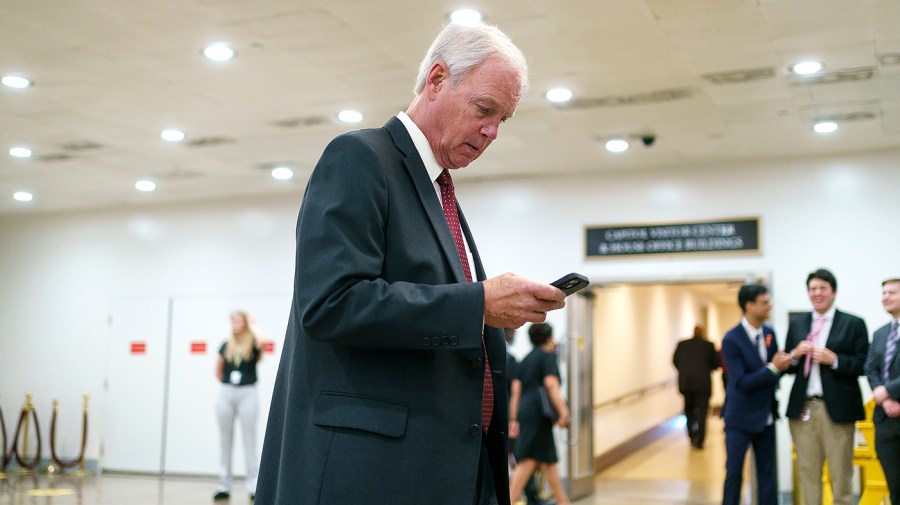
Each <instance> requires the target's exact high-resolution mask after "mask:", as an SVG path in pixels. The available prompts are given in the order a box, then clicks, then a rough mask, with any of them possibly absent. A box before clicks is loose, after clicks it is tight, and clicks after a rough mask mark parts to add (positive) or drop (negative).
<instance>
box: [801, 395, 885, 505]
mask: <svg viewBox="0 0 900 505" xmlns="http://www.w3.org/2000/svg"><path fill="white" fill-rule="evenodd" d="M874 411H875V401H874V400H869V402H868V403H866V419H865V420H864V421H858V422H857V423H856V429H858V430H859V432H860V433H862V436H863V438H864V439H865V440H866V445H860V446H857V447H855V448H854V449H853V464H854V465H856V466H858V467H859V482H860V487H861V488H862V494H861V495H860V497H859V505H882V504H888V505H889V503H890V499H889V498H890V495H889V494H888V488H887V480H886V479H885V477H884V470H883V469H882V468H881V462H880V461H878V456H877V455H876V454H875V425H874V424H872V413H873V412H874ZM791 461H792V463H793V468H794V492H793V498H794V504H795V505H800V504H802V503H803V492H802V490H801V489H800V482H799V472H798V471H797V450H796V449H795V448H793V447H792V448H791ZM833 502H834V497H833V496H832V494H831V481H830V480H829V478H828V462H827V461H826V462H825V466H824V468H823V469H822V505H832V503H833Z"/></svg>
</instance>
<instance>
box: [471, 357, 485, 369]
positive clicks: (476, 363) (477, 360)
mask: <svg viewBox="0 0 900 505" xmlns="http://www.w3.org/2000/svg"><path fill="white" fill-rule="evenodd" d="M483 366H484V361H482V360H481V358H475V359H473V360H472V368H481V367H483Z"/></svg>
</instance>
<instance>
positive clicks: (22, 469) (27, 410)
mask: <svg viewBox="0 0 900 505" xmlns="http://www.w3.org/2000/svg"><path fill="white" fill-rule="evenodd" d="M28 414H31V417H32V419H34V435H35V439H36V440H37V450H35V453H34V458H32V460H31V461H26V460H25V458H26V457H27V456H28V431H29V427H30V424H29V422H28ZM23 425H24V427H25V429H24V431H23V430H22V427H23ZM20 432H22V433H23V435H22V446H23V447H22V453H21V454H20V453H19V433H20ZM12 453H13V456H15V458H16V462H17V463H18V464H19V468H16V469H15V473H17V474H29V473H32V472H33V471H34V469H35V467H36V466H37V465H38V463H39V462H40V461H41V429H40V425H39V424H38V418H37V412H35V410H34V405H33V404H32V403H31V392H28V393H25V405H23V406H22V414H21V415H20V416H19V423H18V425H17V426H16V434H15V436H14V437H13V444H12Z"/></svg>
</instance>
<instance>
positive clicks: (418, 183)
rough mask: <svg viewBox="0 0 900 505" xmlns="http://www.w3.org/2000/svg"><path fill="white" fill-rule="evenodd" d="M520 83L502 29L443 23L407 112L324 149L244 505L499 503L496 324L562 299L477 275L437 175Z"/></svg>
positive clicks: (523, 318) (538, 314)
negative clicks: (252, 491)
mask: <svg viewBox="0 0 900 505" xmlns="http://www.w3.org/2000/svg"><path fill="white" fill-rule="evenodd" d="M357 77H358V78H359V82H360V83H362V84H365V79H366V74H365V72H361V73H360V74H359V75H358V76H357ZM527 81H528V70H527V66H526V64H525V57H524V56H523V55H522V53H521V51H520V50H519V49H518V48H517V47H516V46H515V45H514V44H513V43H512V41H511V40H510V39H509V38H508V37H507V36H506V35H505V34H503V33H502V32H501V31H500V30H498V29H497V28H495V27H492V26H488V25H483V24H479V25H476V26H474V27H463V26H460V25H449V26H447V27H446V28H445V29H444V30H443V31H441V33H440V34H439V35H438V37H437V39H436V40H435V41H434V43H433V44H432V45H431V48H430V49H429V50H428V52H427V53H426V55H425V58H424V60H423V61H422V64H421V66H420V71H419V75H418V79H417V81H416V85H415V98H414V99H413V101H412V103H411V104H410V106H409V108H408V109H407V110H406V112H405V113H403V112H401V113H399V114H398V115H397V116H396V117H393V118H391V119H390V120H389V121H388V122H387V123H386V124H385V125H384V126H383V127H382V128H372V129H364V130H358V131H354V132H350V133H347V134H344V135H341V136H339V137H337V138H336V139H335V140H333V141H332V142H331V144H330V145H329V146H328V147H327V148H326V149H325V152H324V153H323V154H322V157H321V158H320V160H319V162H318V164H317V165H316V168H315V170H314V172H313V174H312V176H311V177H310V179H309V182H308V184H307V188H306V194H305V195H304V197H303V203H302V207H301V209H300V216H299V219H298V223H297V257H296V273H295V280H294V300H293V306H292V308H291V316H290V320H289V323H288V328H287V335H286V337H285V343H284V348H283V353H282V359H281V363H280V366H279V370H278V376H277V378H276V383H275V391H274V394H273V398H272V406H271V409H270V416H269V422H268V426H267V432H266V439H265V443H264V447H263V455H262V462H261V466H260V475H259V483H258V486H257V493H256V503H257V504H258V505H298V504H303V505H309V504H325V505H336V504H356V503H360V504H361V503H365V504H370V505H379V504H384V505H387V504H391V505H422V504H460V505H470V504H472V505H493V504H498V503H499V504H501V505H509V491H508V490H509V479H508V475H507V434H506V431H507V428H508V405H507V403H508V402H507V393H506V387H505V385H506V378H505V369H506V354H505V352H506V351H505V344H504V340H503V332H502V330H501V328H518V327H519V326H521V325H523V324H524V323H526V322H541V321H544V319H545V317H546V313H547V311H549V310H554V309H559V308H561V307H562V306H563V305H564V298H565V294H564V293H563V292H562V291H561V290H559V289H557V288H554V287H552V286H549V285H547V284H541V283H537V282H533V281H530V280H528V279H525V278H523V277H520V276H518V275H515V274H504V275H501V276H498V277H493V278H490V279H488V278H487V276H486V275H485V270H484V267H483V266H482V263H481V259H480V257H479V255H478V250H477V249H476V247H475V241H474V239H473V236H472V234H471V231H470V229H469V227H468V225H467V223H466V219H465V217H464V216H463V213H462V211H461V209H460V208H459V205H458V203H457V200H456V195H455V190H454V186H453V180H452V178H451V172H452V171H455V170H458V169H461V168H463V167H466V166H467V165H469V164H470V163H471V162H472V161H474V160H475V159H476V158H478V157H479V156H480V155H481V154H482V153H483V152H484V150H485V149H486V148H487V147H488V146H489V145H490V144H491V142H492V141H493V140H494V139H496V138H497V134H498V129H499V128H500V125H501V124H502V123H503V122H504V121H506V120H507V119H509V118H510V117H512V115H513V113H514V112H515V110H516V106H517V104H518V102H519V98H520V97H521V96H522V94H523V93H524V91H525V89H526V85H527Z"/></svg>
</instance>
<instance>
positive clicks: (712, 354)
mask: <svg viewBox="0 0 900 505" xmlns="http://www.w3.org/2000/svg"><path fill="white" fill-rule="evenodd" d="M720 366H722V360H721V359H720V358H719V353H718V352H716V346H715V344H713V343H712V342H710V343H709V369H710V370H715V369H717V368H719V367H720Z"/></svg>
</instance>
